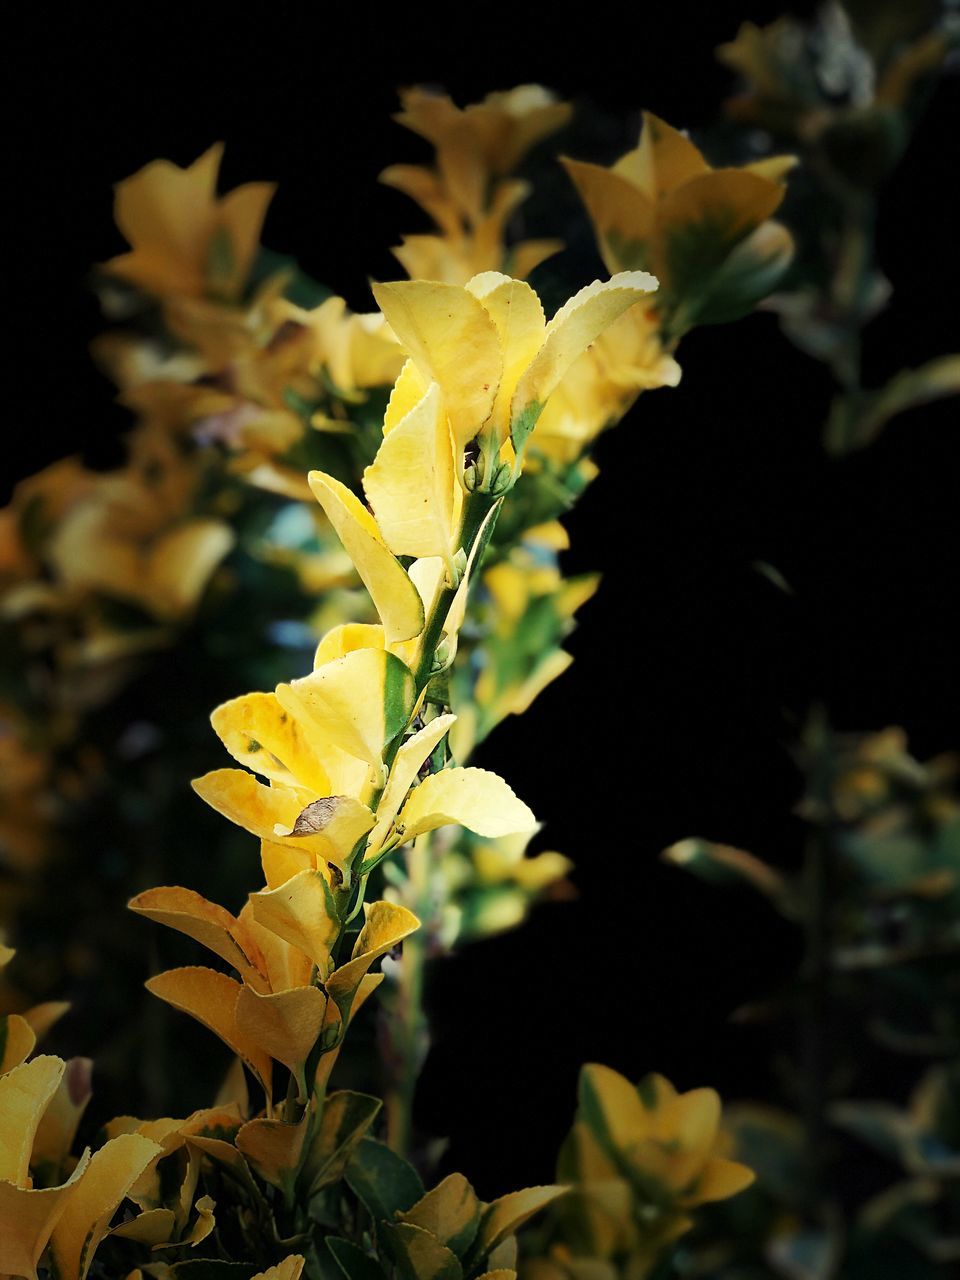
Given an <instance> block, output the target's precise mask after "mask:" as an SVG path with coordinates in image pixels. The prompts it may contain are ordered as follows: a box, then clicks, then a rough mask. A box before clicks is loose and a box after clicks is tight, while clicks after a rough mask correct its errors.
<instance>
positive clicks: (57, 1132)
mask: <svg viewBox="0 0 960 1280" xmlns="http://www.w3.org/2000/svg"><path fill="white" fill-rule="evenodd" d="M92 1075H93V1062H92V1061H91V1060H90V1059H89V1058H70V1060H69V1061H68V1062H67V1063H66V1070H65V1071H64V1073H63V1077H62V1079H61V1080H60V1084H59V1085H58V1087H57V1091H56V1093H55V1094H54V1095H53V1098H52V1099H51V1100H50V1102H49V1103H48V1104H47V1109H46V1110H45V1111H44V1113H43V1118H42V1119H41V1121H40V1123H39V1125H38V1126H37V1133H36V1137H35V1138H34V1140H33V1156H32V1161H33V1164H34V1166H35V1167H36V1166H39V1165H47V1166H49V1167H50V1168H54V1169H59V1168H60V1167H61V1165H62V1164H63V1162H64V1161H65V1160H66V1158H67V1157H68V1156H69V1154H70V1148H71V1147H72V1146H73V1140H74V1138H75V1137H76V1133H77V1126H78V1125H79V1124H80V1120H81V1119H82V1117H83V1113H84V1111H85V1110H86V1107H87V1103H88V1102H89V1101H90V1098H91V1096H92V1093H93V1090H92V1089H91V1087H90V1081H91V1077H92ZM44 1180H45V1181H51V1179H49V1178H45V1179H44Z"/></svg>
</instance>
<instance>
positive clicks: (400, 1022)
mask: <svg viewBox="0 0 960 1280" xmlns="http://www.w3.org/2000/svg"><path fill="white" fill-rule="evenodd" d="M406 856H407V874H408V882H409V886H410V889H411V891H412V893H411V897H412V901H413V904H414V910H418V909H419V913H421V914H423V913H424V912H425V909H426V908H427V905H428V904H427V896H428V893H427V890H428V883H427V882H428V878H429V871H430V860H431V849H430V840H429V838H424V837H421V838H420V839H419V840H417V841H416V842H415V843H414V844H413V845H411V846H410V848H409V849H408V850H407V855H406ZM429 927H430V922H429V921H428V922H427V927H426V929H421V930H419V931H418V932H417V933H415V934H413V935H412V936H411V937H409V938H407V939H406V941H405V942H404V944H403V955H402V957H401V960H400V972H399V979H398V982H397V988H396V993H395V996H394V1000H393V1002H392V1007H391V1008H390V1009H389V1010H387V1011H386V1020H387V1037H388V1041H389V1044H390V1050H391V1062H390V1079H389V1081H388V1086H387V1091H386V1097H385V1099H384V1106H385V1110H386V1117H387V1142H388V1144H389V1145H390V1147H391V1148H392V1150H394V1151H396V1152H397V1154H398V1155H401V1156H404V1157H406V1158H409V1156H410V1151H411V1147H412V1145H413V1101H414V1096H415V1094H416V1088H417V1080H418V1079H419V1077H420V1071H421V1069H422V1067H423V1063H424V1060H425V1058H426V1056H427V1049H428V1047H429V1025H428V1023H427V1018H426V1016H425V1014H424V1011H423V985H424V970H425V967H426V945H425V938H424V934H425V933H426V932H428V931H429Z"/></svg>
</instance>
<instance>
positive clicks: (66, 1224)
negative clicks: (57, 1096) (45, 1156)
mask: <svg viewBox="0 0 960 1280" xmlns="http://www.w3.org/2000/svg"><path fill="white" fill-rule="evenodd" d="M160 1153H161V1148H160V1147H159V1146H158V1145H157V1143H155V1142H151V1141H150V1139H149V1138H144V1137H141V1135H140V1134H137V1133H125V1134H121V1135H120V1136H119V1137H117V1138H111V1140H110V1141H109V1142H107V1143H105V1144H104V1146H102V1147H101V1148H100V1150H99V1151H97V1152H95V1154H94V1155H93V1157H92V1158H91V1160H90V1163H89V1164H88V1165H87V1167H86V1169H85V1170H84V1173H83V1176H82V1177H81V1178H80V1180H79V1181H78V1183H77V1185H76V1187H75V1189H74V1191H73V1194H72V1195H71V1196H70V1198H69V1199H68V1201H67V1204H66V1207H65V1209H64V1211H63V1213H62V1215H61V1217H60V1221H59V1222H58V1223H57V1225H56V1226H55V1227H54V1229H53V1237H52V1239H51V1241H50V1253H51V1257H52V1261H53V1264H54V1267H55V1268H56V1274H57V1276H58V1280H84V1277H85V1276H86V1274H87V1272H88V1271H89V1269H90V1264H91V1262H92V1261H93V1255H94V1253H95V1252H96V1249H97V1246H98V1245H99V1244H100V1241H101V1240H102V1239H103V1237H104V1236H105V1235H106V1234H107V1231H108V1230H109V1227H110V1219H111V1218H112V1217H113V1215H114V1213H115V1212H116V1209H117V1206H118V1205H119V1204H120V1202H121V1200H123V1198H124V1197H125V1196H126V1194H127V1192H128V1191H129V1190H130V1188H131V1187H132V1186H133V1184H134V1182H136V1180H137V1179H138V1178H139V1177H140V1175H141V1174H142V1173H143V1171H144V1169H146V1167H147V1165H148V1164H149V1163H150V1161H151V1160H154V1159H156V1157H157V1156H159V1155H160Z"/></svg>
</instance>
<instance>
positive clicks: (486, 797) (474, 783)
mask: <svg viewBox="0 0 960 1280" xmlns="http://www.w3.org/2000/svg"><path fill="white" fill-rule="evenodd" d="M450 823H459V825H460V826H462V827H467V828H468V829H469V830H470V831H475V832H476V833H477V835H481V836H506V835H511V834H513V833H514V832H517V831H532V830H533V829H534V828H535V827H536V825H537V820H536V818H535V817H534V816H533V813H532V812H531V811H530V809H529V808H528V807H527V805H525V804H524V803H523V801H522V800H519V799H517V797H516V795H514V793H513V791H512V790H511V788H510V787H509V786H507V784H506V783H505V782H504V780H503V779H502V778H500V777H498V776H497V774H495V773H489V772H488V771H487V770H486V769H475V768H467V769H442V770H441V771H440V772H439V773H434V774H431V776H430V777H429V778H424V780H423V782H421V783H420V785H419V786H418V787H415V788H414V790H413V791H412V792H411V793H410V798H409V799H408V800H407V803H406V804H405V805H404V807H403V809H402V810H401V811H400V817H399V819H398V826H402V827H403V834H404V838H405V839H407V840H412V839H413V838H414V836H418V835H420V834H421V832H424V831H433V830H435V829H436V828H437V827H444V826H447V825H449V824H450Z"/></svg>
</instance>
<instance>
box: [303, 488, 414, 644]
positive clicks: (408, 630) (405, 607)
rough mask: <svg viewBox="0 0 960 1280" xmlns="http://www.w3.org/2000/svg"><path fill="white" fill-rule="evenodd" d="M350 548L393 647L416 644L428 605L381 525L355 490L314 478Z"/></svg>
mask: <svg viewBox="0 0 960 1280" xmlns="http://www.w3.org/2000/svg"><path fill="white" fill-rule="evenodd" d="M308 480H309V482H310V488H311V490H312V491H313V495H314V497H315V498H316V499H317V501H318V502H319V503H320V505H321V507H323V509H324V511H325V512H326V514H327V519H328V520H329V521H330V523H331V524H332V525H333V527H334V529H335V530H336V532H337V536H338V537H339V539H340V541H341V542H342V543H343V546H344V549H345V550H346V552H347V554H348V555H349V557H350V559H351V560H352V561H353V563H354V565H355V566H356V570H357V573H358V574H359V575H360V577H361V579H362V580H363V584H364V586H365V587H366V588H367V590H368V591H369V592H370V596H371V599H372V600H373V603H374V605H375V606H376V609H377V612H378V613H379V615H380V621H381V622H382V623H383V630H384V635H385V636H386V640H387V643H388V644H399V643H400V642H401V641H403V640H412V639H413V637H414V636H418V635H419V634H420V632H421V631H422V630H423V605H422V603H421V601H420V596H419V594H418V592H417V589H416V587H415V586H414V585H413V583H412V582H411V581H410V579H409V578H408V577H407V574H406V571H405V569H404V567H403V565H402V564H401V563H400V561H399V560H398V559H397V558H396V556H394V555H393V553H392V552H391V551H389V550H388V548H387V547H386V545H385V544H384V541H383V538H382V536H381V534H380V530H379V529H378V528H377V525H376V521H375V520H374V519H373V517H372V516H371V515H370V513H369V511H367V509H366V507H365V506H364V505H363V503H362V502H361V501H360V499H359V498H358V497H357V496H356V494H354V493H351V492H350V490H349V489H348V488H347V487H346V485H343V484H341V483H340V481H339V480H335V479H334V478H333V476H328V475H324V473H323V472H322V471H311V472H310V475H309V477H308Z"/></svg>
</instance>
